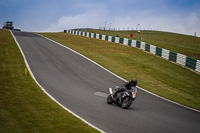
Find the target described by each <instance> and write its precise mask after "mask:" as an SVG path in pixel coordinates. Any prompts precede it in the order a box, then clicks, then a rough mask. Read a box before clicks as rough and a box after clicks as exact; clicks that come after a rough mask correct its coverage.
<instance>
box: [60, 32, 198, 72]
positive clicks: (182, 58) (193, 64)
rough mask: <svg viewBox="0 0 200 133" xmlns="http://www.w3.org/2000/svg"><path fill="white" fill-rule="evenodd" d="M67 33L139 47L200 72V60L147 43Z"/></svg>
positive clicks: (85, 33) (87, 33) (94, 34)
mask: <svg viewBox="0 0 200 133" xmlns="http://www.w3.org/2000/svg"><path fill="white" fill-rule="evenodd" d="M64 32H65V33H69V34H74V35H80V36H86V37H91V38H96V39H101V40H105V41H109V42H113V43H120V44H123V45H128V46H131V47H137V48H139V49H142V50H144V51H147V52H149V53H151V54H154V55H157V56H159V57H162V58H164V59H167V60H169V61H172V62H174V63H176V64H179V65H182V66H184V67H187V68H189V69H192V70H194V71H196V72H200V60H197V59H194V58H191V57H188V56H186V55H183V54H179V53H175V52H172V51H170V50H167V49H162V48H159V47H156V46H154V45H151V44H147V43H145V42H140V41H137V40H130V39H127V38H119V37H113V36H108V35H101V34H97V33H89V32H83V31H79V30H64Z"/></svg>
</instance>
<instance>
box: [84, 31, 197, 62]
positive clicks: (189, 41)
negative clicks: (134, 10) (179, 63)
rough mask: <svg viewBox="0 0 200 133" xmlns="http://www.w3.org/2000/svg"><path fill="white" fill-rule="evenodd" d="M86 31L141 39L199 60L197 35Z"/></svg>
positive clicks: (157, 32) (156, 32) (158, 32)
mask: <svg viewBox="0 0 200 133" xmlns="http://www.w3.org/2000/svg"><path fill="white" fill-rule="evenodd" d="M87 32H92V33H99V34H104V35H111V36H116V35H119V37H121V38H129V39H134V40H139V41H143V42H146V43H148V44H152V45H155V46H158V47H160V48H164V49H168V50H171V51H173V52H176V53H181V54H184V55H187V56H190V57H193V58H195V59H198V60H200V38H199V37H194V36H188V35H182V34H176V33H169V32H160V31H141V32H140V33H139V32H136V31H105V30H87ZM131 33H132V34H133V38H130V34H131Z"/></svg>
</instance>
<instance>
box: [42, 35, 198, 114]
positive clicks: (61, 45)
mask: <svg viewBox="0 0 200 133" xmlns="http://www.w3.org/2000/svg"><path fill="white" fill-rule="evenodd" d="M38 35H40V34H38ZM40 36H42V37H44V38H46V39H48V40H50V41H52V42H54V43H56V44H58V45H60V46H62V47H65V48H67V49H69V50H71V51H72V52H74V53H76V54H78V55H80V56H82V57H84V58H85V59H87V60H89V61H91V62H92V63H94V64H96V65H97V66H99V67H101V68H102V69H104V70H106V71H107V72H109V73H111V74H113V75H114V76H116V77H118V78H119V79H121V80H123V81H125V82H127V80H125V79H123V78H122V77H120V76H118V75H116V74H115V73H113V72H111V71H110V70H108V69H106V68H104V67H103V66H101V65H99V64H98V63H96V62H94V61H93V60H91V59H89V58H88V57H86V56H84V55H82V54H80V53H78V52H76V51H74V50H72V49H71V48H68V47H67V46H64V45H62V44H60V43H58V42H56V41H54V40H51V39H49V38H47V37H45V36H43V35H40ZM137 88H139V89H140V90H143V91H145V92H147V93H149V94H152V95H154V96H156V97H159V98H161V99H164V100H166V101H168V102H171V103H174V104H176V105H179V106H182V107H185V108H187V109H190V110H193V111H196V112H200V111H199V110H196V109H193V108H190V107H187V106H185V105H182V104H179V103H176V102H174V101H171V100H169V99H166V98H164V97H161V96H158V95H156V94H154V93H152V92H149V91H147V90H145V89H143V88H141V87H139V86H137Z"/></svg>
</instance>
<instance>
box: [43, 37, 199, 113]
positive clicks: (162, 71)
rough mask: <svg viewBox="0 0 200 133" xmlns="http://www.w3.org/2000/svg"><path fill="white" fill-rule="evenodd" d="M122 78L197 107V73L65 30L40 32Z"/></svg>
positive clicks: (141, 52) (139, 51)
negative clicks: (63, 31)
mask: <svg viewBox="0 0 200 133" xmlns="http://www.w3.org/2000/svg"><path fill="white" fill-rule="evenodd" d="M42 35H45V36H47V37H48V38H51V39H53V40H55V41H57V42H59V43H61V44H63V45H66V46H68V47H70V48H72V49H74V50H76V51H78V52H80V53H82V54H83V55H85V56H87V57H89V58H90V59H92V60H94V61H96V62H97V63H99V64H100V65H102V66H104V67H105V68H107V69H109V70H111V71H112V72H114V73H116V74H117V75H119V76H121V77H123V78H124V79H126V80H130V79H131V78H132V76H134V77H136V78H137V79H138V81H139V82H138V85H139V86H140V87H142V88H145V89H146V90H148V91H151V92H153V93H155V94H158V95H160V96H162V97H165V98H168V99H170V100H172V101H175V102H178V103H181V104H184V105H186V106H189V107H192V108H195V109H198V110H200V86H199V84H200V75H198V74H196V73H194V72H191V71H190V70H187V69H185V68H183V67H181V66H178V65H176V64H173V63H171V62H168V61H165V60H163V59H161V58H158V57H156V56H153V55H151V54H148V53H145V52H143V51H141V50H138V49H136V48H133V47H128V46H124V45H120V44H115V43H111V42H106V41H102V40H97V39H93V38H87V37H82V36H77V35H71V34H66V33H43V34H42Z"/></svg>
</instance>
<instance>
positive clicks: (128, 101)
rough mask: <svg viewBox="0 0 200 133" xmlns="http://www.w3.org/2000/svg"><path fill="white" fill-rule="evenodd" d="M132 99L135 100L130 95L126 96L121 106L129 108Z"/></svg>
mask: <svg viewBox="0 0 200 133" xmlns="http://www.w3.org/2000/svg"><path fill="white" fill-rule="evenodd" d="M132 101H133V100H132V98H130V97H126V98H124V99H123V100H122V104H121V107H122V108H123V109H127V108H128V107H130V106H131V104H132Z"/></svg>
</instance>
